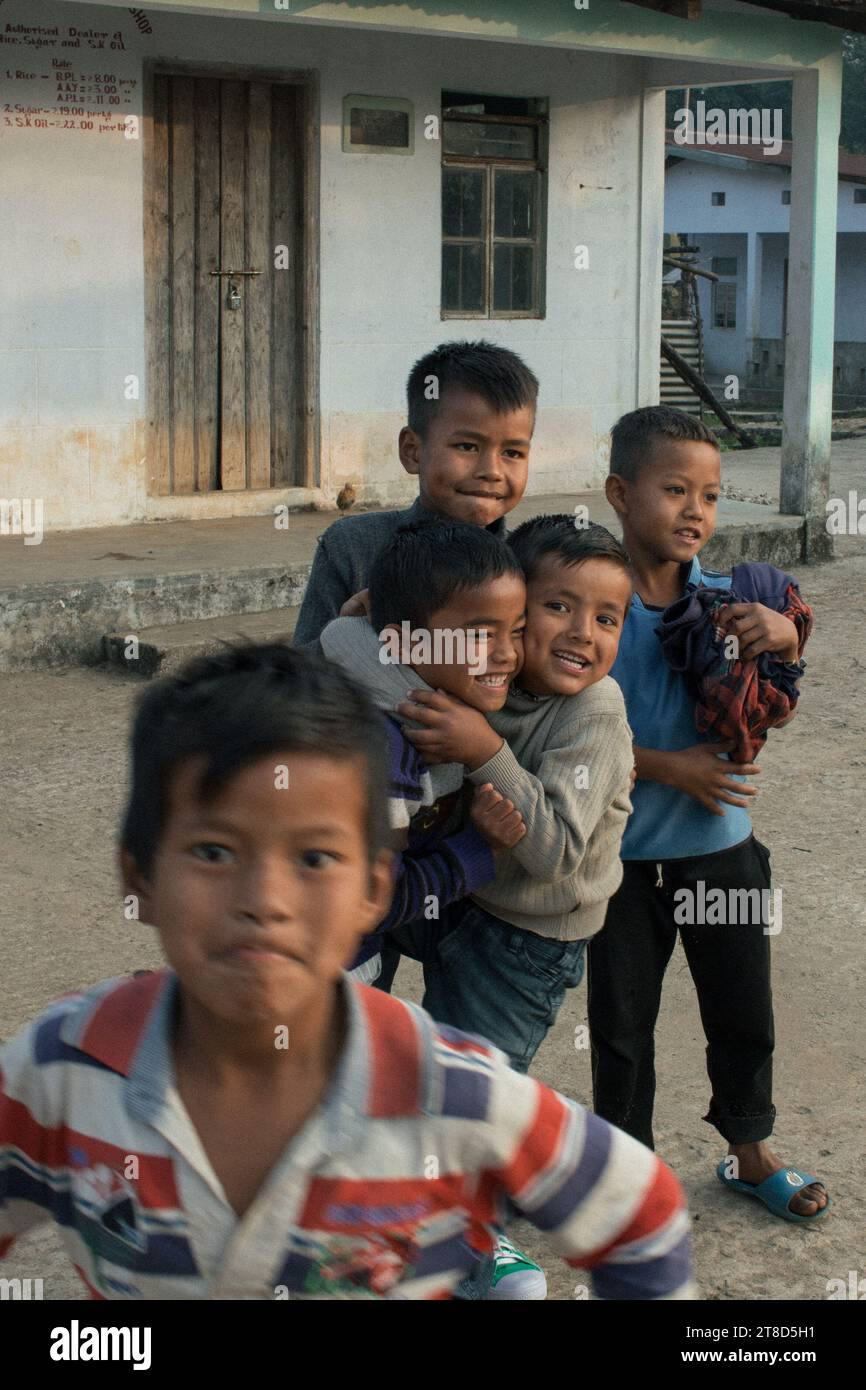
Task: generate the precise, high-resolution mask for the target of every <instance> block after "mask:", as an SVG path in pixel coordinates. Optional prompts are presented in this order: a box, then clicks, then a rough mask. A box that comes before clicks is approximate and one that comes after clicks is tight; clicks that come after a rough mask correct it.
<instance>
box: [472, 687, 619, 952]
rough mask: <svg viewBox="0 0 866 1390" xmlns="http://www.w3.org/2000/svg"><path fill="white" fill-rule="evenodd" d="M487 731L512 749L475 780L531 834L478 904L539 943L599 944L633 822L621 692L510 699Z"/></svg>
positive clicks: (504, 861)
mask: <svg viewBox="0 0 866 1390" xmlns="http://www.w3.org/2000/svg"><path fill="white" fill-rule="evenodd" d="M489 722H490V724H491V725H492V727H493V728H494V729H495V730H496V732H497V733H498V734H501V735H502V737H503V738H504V739H505V742H504V743H503V745H502V747H501V748H500V749H499V752H498V753H494V755H493V757H492V758H491V759H490V760H489V761H488V762H486V763H484V764H483V765H482V766H481V767H479V768H476V769H475V771H474V772H470V773H469V776H470V778H471V779H472V781H473V782H475V783H476V784H477V785H479V786H480V785H481V784H482V783H483V782H492V783H493V786H494V787H495V788H496V790H497V791H498V792H501V793H502V795H503V796H507V797H509V798H510V800H511V801H513V802H514V804H515V806H516V807H517V809H518V810H519V811H520V813H521V815H522V816H523V819H524V820H525V822H526V834H525V835H524V837H523V839H522V840H519V841H518V843H517V844H516V845H515V846H514V848H513V849H512V850H510V851H509V852H508V853H507V854H504V855H503V856H502V857H501V859H500V860H499V863H498V865H497V870H496V877H495V879H494V880H493V882H492V883H490V884H488V885H487V887H486V888H484V889H482V890H481V891H480V892H478V893H476V894H475V901H476V902H477V903H478V905H479V906H480V907H483V908H484V909H485V910H486V911H487V912H491V913H492V914H493V915H494V916H495V917H501V918H502V920H503V921H505V922H510V923H511V924H512V926H515V927H523V928H524V929H525V930H526V931H533V932H536V933H537V934H538V935H539V936H549V937H553V938H555V939H556V940H557V941H577V940H579V939H580V938H581V937H587V936H593V935H594V934H595V932H597V931H599V930H600V928H601V927H602V926H603V924H604V918H605V913H606V911H607V903H608V899H609V898H610V897H611V895H612V894H613V893H615V892H616V890H617V888H618V887H619V885H620V883H621V882H622V864H621V862H620V857H619V847H620V841H621V840H622V833H623V830H624V829H625V823H626V820H627V819H628V817H629V814H630V813H631V801H630V800H629V781H630V777H631V769H632V765H633V763H634V754H633V752H632V735H631V730H630V728H629V726H628V721H627V719H626V714H625V702H624V701H623V698H622V692H621V691H620V688H619V686H618V685H617V684H616V682H615V681H613V680H611V678H610V676H605V677H604V678H603V679H602V680H600V681H598V682H597V683H596V684H595V685H590V686H588V687H587V689H586V690H582V691H581V692H580V694H579V695H546V696H542V697H540V698H537V697H535V696H532V695H526V694H523V693H522V692H521V691H519V690H512V691H511V693H510V694H509V696H508V699H507V701H506V703H505V707H504V708H503V709H501V710H499V711H498V713H496V714H491V715H490V716H489Z"/></svg>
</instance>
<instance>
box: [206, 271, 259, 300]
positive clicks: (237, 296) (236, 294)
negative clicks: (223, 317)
mask: <svg viewBox="0 0 866 1390" xmlns="http://www.w3.org/2000/svg"><path fill="white" fill-rule="evenodd" d="M261 273H262V272H261V271H260V270H212V271H211V275H224V276H225V277H226V278H227V280H228V282H229V291H228V294H227V295H226V308H227V309H239V308H240V307H241V292H240V290H239V289H238V287H237V285H236V284H235V280H237V279H239V278H240V276H241V275H261Z"/></svg>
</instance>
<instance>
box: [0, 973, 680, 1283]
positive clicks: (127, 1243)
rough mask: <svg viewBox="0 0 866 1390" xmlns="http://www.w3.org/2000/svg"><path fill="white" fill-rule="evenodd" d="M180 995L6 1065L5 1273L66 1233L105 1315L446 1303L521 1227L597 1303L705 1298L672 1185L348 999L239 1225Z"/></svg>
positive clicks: (10, 1056) (445, 1047)
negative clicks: (335, 1056)
mask: <svg viewBox="0 0 866 1390" xmlns="http://www.w3.org/2000/svg"><path fill="white" fill-rule="evenodd" d="M178 988H179V986H178V982H177V979H176V977H175V976H174V975H173V974H172V973H171V972H170V971H160V972H155V973H152V974H142V975H139V976H135V977H133V978H131V979H130V978H127V979H123V980H110V981H107V982H106V983H104V984H102V985H99V986H97V987H95V988H94V989H92V990H90V991H88V992H87V993H86V994H83V995H75V996H70V997H68V998H66V999H63V1000H60V1001H59V1002H58V1003H57V1004H55V1005H53V1006H52V1007H51V1008H49V1009H48V1010H47V1011H46V1012H45V1013H43V1014H42V1015H41V1016H40V1017H39V1018H37V1019H36V1020H35V1022H33V1023H31V1024H30V1025H29V1026H28V1027H27V1028H25V1029H24V1030H23V1031H22V1032H21V1033H19V1034H18V1035H17V1036H16V1037H15V1038H14V1039H13V1040H12V1041H11V1042H10V1043H8V1044H7V1045H6V1046H5V1048H4V1049H3V1051H2V1054H0V1068H2V1071H0V1081H2V1086H0V1254H2V1253H5V1252H6V1251H7V1250H8V1249H9V1247H10V1245H11V1244H12V1241H13V1239H14V1237H15V1235H16V1234H18V1233H20V1232H22V1231H25V1230H27V1229H28V1228H29V1227H31V1226H33V1225H35V1224H36V1223H38V1222H39V1221H44V1220H46V1219H50V1220H53V1221H54V1222H55V1223H56V1225H57V1226H58V1227H59V1230H60V1234H61V1237H62V1239H63V1241H64V1243H65V1245H66V1248H67V1250H68V1252H69V1255H70V1257H71V1259H72V1261H73V1263H74V1265H75V1267H76V1269H77V1271H78V1273H79V1274H80V1276H81V1278H82V1279H83V1280H84V1283H85V1284H86V1286H87V1288H88V1289H89V1291H90V1293H91V1295H92V1296H93V1297H94V1298H106V1299H136V1298H142V1299H233V1298H243V1299H265V1298H267V1299H283V1298H290V1299H301V1298H303V1299H310V1298H390V1299H395V1298H397V1299H400V1298H402V1299H441V1298H449V1297H450V1296H451V1293H452V1290H453V1289H454V1287H455V1285H456V1284H457V1283H458V1282H459V1280H460V1279H461V1278H462V1277H463V1276H464V1275H465V1274H466V1273H467V1272H468V1270H469V1269H470V1268H471V1267H472V1264H473V1259H474V1256H473V1253H472V1252H473V1251H475V1252H487V1251H489V1250H490V1249H491V1247H492V1243H493V1239H494V1233H495V1231H496V1228H497V1227H500V1226H503V1225H504V1224H506V1223H507V1221H508V1220H509V1219H510V1218H512V1217H514V1216H515V1215H520V1216H523V1217H525V1218H527V1219H528V1220H529V1221H531V1222H533V1224H534V1225H535V1226H537V1227H538V1228H539V1229H540V1230H542V1231H545V1232H546V1233H547V1234H548V1235H549V1237H550V1239H551V1242H552V1244H553V1245H554V1247H556V1248H557V1249H558V1250H559V1251H560V1252H561V1253H562V1255H564V1257H565V1259H566V1260H567V1261H568V1263H569V1264H570V1265H573V1266H575V1267H580V1268H585V1269H588V1270H590V1271H591V1274H592V1280H593V1283H594V1288H595V1292H596V1294H597V1295H598V1296H599V1297H601V1298H619V1299H665V1298H667V1299H670V1298H688V1297H692V1296H694V1286H693V1284H692V1282H691V1255H690V1243H689V1240H690V1238H689V1223H688V1217H687V1215H686V1211H685V1206H684V1201H683V1195H682V1191H681V1189H680V1186H679V1183H678V1182H677V1179H676V1178H675V1177H674V1175H673V1173H672V1172H671V1171H670V1169H669V1168H667V1167H666V1166H665V1164H664V1163H662V1162H661V1160H660V1159H658V1158H657V1157H656V1156H655V1155H654V1154H653V1153H651V1152H650V1151H649V1149H646V1148H644V1147H643V1146H642V1145H641V1144H639V1143H638V1142H637V1141H636V1140H634V1139H632V1138H630V1137H629V1136H628V1135H626V1134H623V1133H622V1132H621V1131H619V1130H616V1129H614V1128H612V1127H611V1126H610V1125H608V1124H607V1123H606V1122H605V1121H603V1120H601V1119H599V1118H598V1117H596V1116H595V1115H592V1114H590V1113H588V1112H587V1111H586V1110H584V1109H583V1108H582V1107H581V1106H579V1105H576V1104H574V1103H572V1102H570V1101H568V1100H566V1099H565V1098H564V1097H562V1096H560V1095H558V1094H557V1093H556V1092H555V1091H551V1090H549V1089H548V1088H547V1087H545V1086H543V1085H541V1084H540V1083H539V1082H537V1081H535V1080H533V1079H532V1078H530V1077H528V1076H522V1075H518V1074H517V1073H516V1072H513V1071H511V1070H510V1069H509V1067H508V1065H507V1062H506V1059H505V1057H504V1056H503V1054H502V1053H500V1052H498V1051H497V1050H496V1049H495V1048H493V1047H491V1046H490V1045H488V1044H487V1043H484V1042H483V1041H481V1040H479V1039H476V1038H472V1037H469V1036H468V1035H466V1034H463V1033H458V1032H455V1031H453V1030H451V1029H448V1028H442V1027H439V1026H438V1025H437V1024H435V1023H434V1022H433V1021H432V1019H430V1018H429V1016H428V1015H427V1014H425V1013H424V1012H423V1011H422V1010H421V1009H419V1008H417V1007H416V1006H414V1005H412V1004H408V1003H405V1002H404V1001H402V1000H400V999H394V998H392V997H391V996H390V995H387V994H383V993H381V992H379V991H377V990H372V989H367V988H366V987H364V986H363V985H357V984H354V983H352V982H351V981H349V980H348V978H346V979H345V980H344V983H343V989H344V994H345V999H346V1003H347V1009H348V1027H347V1034H346V1042H345V1045H344V1048H343V1052H342V1054H341V1058H340V1061H339V1063H338V1066H337V1070H336V1072H335V1074H334V1077H333V1080H332V1083H331V1086H330V1088H329V1091H328V1094H327V1096H326V1097H325V1099H324V1100H323V1102H322V1103H321V1105H320V1106H319V1107H318V1109H317V1110H316V1111H315V1113H314V1114H313V1116H312V1117H311V1119H310V1120H309V1121H308V1122H307V1124H306V1125H305V1126H304V1128H303V1130H302V1131H301V1132H300V1133H299V1134H298V1135H297V1136H296V1137H295V1139H294V1140H293V1141H292V1143H291V1144H290V1145H289V1146H288V1148H287V1149H286V1151H285V1153H284V1154H283V1156H282V1157H281V1159H279V1160H278V1162H277V1164H276V1165H275V1167H274V1169H273V1170H272V1172H271V1173H270V1175H269V1176H268V1178H267V1179H266V1181H265V1183H264V1185H263V1186H262V1189H261V1191H260V1192H259V1194H258V1196H257V1197H256V1198H255V1200H254V1202H253V1203H252V1205H251V1206H250V1208H249V1209H248V1210H247V1211H246V1213H245V1214H244V1215H243V1217H241V1218H240V1219H239V1218H238V1217H237V1215H236V1214H235V1212H234V1211H233V1210H232V1208H231V1207H230V1206H229V1204H228V1202H227V1200H226V1196H225V1193H224V1191H223V1189H222V1186H221V1184H220V1181H219V1179H218V1178H217V1176H216V1174H215V1173H214V1171H213V1169H212V1168H211V1165H210V1163H209V1161H208V1159H207V1157H206V1155H205V1152H204V1149H203V1147H202V1145H201V1143H200V1141H199V1139H198V1136H197V1134H196V1131H195V1129H194V1128H193V1126H192V1123H191V1121H190V1119H189V1116H188V1114H187V1112H186V1110H185V1109H184V1107H183V1105H182V1103H181V1101H180V1099H179V1096H178V1093H177V1088H176V1085H175V1080H174V1069H173V1062H172V1053H171V1040H170V1039H171V1019H172V1017H173V1012H174V1005H175V997H176V991H177V989H178Z"/></svg>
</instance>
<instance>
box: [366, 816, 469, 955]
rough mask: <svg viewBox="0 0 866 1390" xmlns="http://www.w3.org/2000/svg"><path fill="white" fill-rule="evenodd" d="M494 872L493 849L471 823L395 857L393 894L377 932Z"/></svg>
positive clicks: (413, 918) (465, 891)
mask: <svg viewBox="0 0 866 1390" xmlns="http://www.w3.org/2000/svg"><path fill="white" fill-rule="evenodd" d="M495 872H496V863H495V860H494V858H493V851H492V850H491V848H490V846H489V845H488V843H487V841H486V840H485V839H484V837H483V836H482V835H480V834H479V833H478V831H477V830H476V829H475V827H474V826H473V825H469V826H467V827H466V828H465V829H464V830H458V831H457V832H456V833H455V834H454V835H448V836H446V837H445V838H444V839H443V840H440V841H439V843H438V844H435V843H434V844H433V845H432V846H428V847H427V848H426V849H425V850H424V851H423V852H422V853H420V854H413V853H412V851H411V850H406V851H405V852H404V853H402V854H399V855H397V856H396V866H395V877H394V896H393V897H392V899H391V906H390V908H389V909H388V915H387V916H386V917H385V918H383V920H382V922H381V923H380V924H379V926H378V927H377V929H376V930H377V932H387V931H393V930H394V929H395V928H396V927H402V926H405V925H406V923H407V922H417V921H418V920H419V918H422V917H425V916H430V915H431V909H432V910H433V911H432V919H433V920H437V919H438V917H439V911H440V909H441V908H443V907H448V906H450V904H451V903H455V902H458V901H459V899H460V898H466V897H468V896H469V895H470V893H475V892H477V890H478V889H479V888H483V887H484V885H485V884H486V883H490V881H491V880H492V878H493V876H494V874H495Z"/></svg>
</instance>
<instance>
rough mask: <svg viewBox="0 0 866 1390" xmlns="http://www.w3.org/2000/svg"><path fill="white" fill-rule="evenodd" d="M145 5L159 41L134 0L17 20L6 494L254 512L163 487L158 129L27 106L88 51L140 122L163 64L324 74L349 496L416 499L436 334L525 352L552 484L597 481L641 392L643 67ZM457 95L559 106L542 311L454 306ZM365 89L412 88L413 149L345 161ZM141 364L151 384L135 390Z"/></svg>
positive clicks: (330, 440) (6, 163)
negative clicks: (56, 115)
mask: <svg viewBox="0 0 866 1390" xmlns="http://www.w3.org/2000/svg"><path fill="white" fill-rule="evenodd" d="M146 13H147V17H148V19H149V21H150V24H151V26H152V29H153V33H152V34H150V35H148V34H142V33H140V32H139V29H138V28H137V26H136V22H135V20H134V18H133V17H132V16H131V15H130V14H129V13H128V11H127V10H126V9H117V8H101V7H98V6H81V7H78V6H71V5H68V4H64V5H56V4H52V3H51V0H6V3H5V4H4V5H3V7H2V13H0V37H2V38H4V39H7V41H6V42H3V43H0V102H2V103H3V109H2V112H0V114H3V113H5V117H6V118H5V120H4V121H3V123H2V126H0V159H2V164H3V198H2V203H0V247H2V253H0V254H2V276H3V286H4V303H3V327H4V332H3V335H2V340H0V496H3V497H7V498H9V497H16V496H22V495H27V496H41V497H42V498H43V499H44V504H45V515H46V527H47V528H48V529H57V528H60V529H63V528H70V527H80V526H95V525H101V524H109V523H116V522H123V521H133V520H138V519H144V518H147V517H158V516H159V515H165V514H172V515H175V516H177V515H181V514H182V515H188V516H202V517H204V516H208V515H215V514H220V515H226V514H228V511H231V512H235V513H241V512H244V511H249V510H250V509H251V506H252V505H253V502H252V499H248V498H246V497H245V495H244V494H243V493H236V494H222V495H219V496H217V497H214V496H213V495H200V496H197V497H193V498H190V499H184V500H183V502H180V499H171V501H172V503H174V504H175V505H173V506H171V507H170V508H169V509H168V510H167V507H166V503H165V502H164V501H162V500H160V499H158V498H149V497H148V496H147V494H146V487H145V477H146V472H147V468H146V450H147V437H146V432H145V429H144V419H145V415H146V392H147V382H146V377H145V338H144V331H145V330H144V294H143V241H142V236H143V233H142V218H143V204H142V173H143V168H142V141H141V140H140V139H137V140H136V139H127V138H126V137H125V135H124V134H123V133H122V132H111V133H106V134H99V133H98V131H97V130H95V129H93V130H84V129H81V128H80V126H76V127H74V128H66V127H64V126H62V125H61V126H60V127H59V128H55V127H37V126H34V124H33V120H34V117H33V116H32V115H30V116H28V115H27V113H26V109H25V111H24V112H23V113H21V112H19V111H17V110H16V108H17V107H24V108H26V107H28V106H30V107H43V106H50V107H52V108H55V109H57V108H59V106H60V105H61V104H64V98H63V96H62V94H58V92H57V73H58V71H62V70H61V69H58V68H56V67H53V66H52V64H53V63H54V62H55V61H57V62H62V61H71V62H72V63H73V69H72V71H74V72H75V73H78V74H80V73H82V72H97V71H100V72H103V73H105V72H108V71H110V72H112V73H113V74H115V75H116V76H117V78H118V83H120V82H121V81H123V82H125V83H127V84H128V85H127V86H126V87H125V88H124V104H123V105H121V106H120V107H119V108H118V110H119V111H120V112H121V113H122V114H137V115H139V116H140V115H141V110H142V107H141V92H142V63H143V61H144V60H145V59H153V60H156V59H159V60H161V61H172V60H180V61H184V62H195V63H199V64H201V65H202V67H203V68H204V67H206V66H207V65H208V64H226V63H235V64H239V65H245V66H251V67H257V66H259V65H260V66H261V67H263V68H266V69H270V70H274V69H308V70H309V69H314V70H317V71H318V72H319V74H320V82H321V209H320V224H321V225H320V235H321V321H320V330H321V399H320V406H321V425H322V460H321V483H322V487H323V489H324V491H325V493H326V495H327V496H329V497H331V498H333V497H334V495H335V494H336V492H337V491H338V490H339V488H340V487H341V485H342V483H343V482H344V481H346V480H347V479H352V480H353V481H355V482H356V483H357V484H359V489H360V493H361V497H362V498H363V499H364V500H376V501H384V502H397V501H401V500H403V499H405V498H408V497H410V496H411V495H412V490H413V485H412V481H411V480H409V479H407V478H405V476H404V475H402V473H401V471H400V469H399V464H398V461H397V455H396V447H395V445H396V435H397V431H398V429H399V427H400V425H401V424H402V423H403V422H404V404H403V399H404V398H403V390H404V383H405V378H406V375H407V372H408V370H409V367H410V366H411V363H412V362H413V361H414V359H415V358H416V357H417V356H418V355H420V354H421V353H423V352H424V351H426V350H427V349H429V348H430V347H431V346H433V345H434V344H435V343H436V342H438V341H440V340H442V339H446V338H458V337H467V336H468V337H478V336H485V337H488V338H491V339H493V340H494V341H497V342H501V343H503V344H505V345H507V346H509V347H511V348H514V349H515V350H516V351H518V352H520V353H522V354H523V355H524V356H525V357H526V359H527V360H528V362H529V363H530V365H531V366H532V367H533V368H534V369H535V370H536V372H537V373H538V374H539V376H540V379H541V385H542V392H541V405H542V410H541V414H540V418H539V425H538V430H537V435H536V444H535V447H534V450H533V461H532V468H531V478H530V487H529V490H530V492H535V493H540V492H545V491H572V490H579V489H581V488H586V487H589V486H592V485H595V484H597V483H598V482H599V481H600V480H601V477H602V474H603V470H604V461H605V457H606V441H605V438H604V436H605V434H606V431H607V430H608V429H609V427H610V425H611V423H612V422H613V420H614V419H615V418H616V417H617V416H618V415H619V414H620V413H622V411H624V410H627V409H630V408H632V407H633V406H634V404H635V380H636V368H635V351H636V348H635V325H636V278H637V266H638V219H637V170H638V163H639V126H638V118H639V110H640V82H639V73H638V65H637V64H636V63H635V62H633V61H632V60H630V59H627V58H620V57H617V58H614V57H608V56H600V55H595V56H593V55H587V56H585V55H581V54H569V53H566V52H560V51H556V50H553V49H543V50H537V51H536V50H530V49H527V48H525V47H517V46H513V45H508V44H491V43H487V42H483V43H482V42H477V41H476V42H473V41H472V40H468V39H467V40H453V41H452V40H446V39H436V40H429V39H422V38H414V37H404V36H400V35H396V34H373V33H368V32H360V31H353V32H346V31H344V30H340V31H337V30H336V29H330V28H328V27H302V26H298V27H294V26H293V25H291V24H289V23H287V22H286V20H285V16H280V23H279V28H277V26H276V24H275V23H274V22H273V21H268V20H267V19H265V18H262V19H259V20H256V19H253V20H249V21H241V20H228V19H222V18H218V17H206V16H201V15H199V16H180V15H169V14H166V13H164V12H160V11H158V10H148V11H147V12H146ZM16 25H24V26H28V27H29V28H30V29H31V30H32V29H33V28H34V27H35V26H40V25H41V26H43V28H44V29H45V30H46V31H50V30H51V29H52V28H53V27H54V26H57V27H58V32H57V34H55V35H51V34H50V33H45V34H43V35H42V36H41V40H42V42H41V46H38V45H39V40H40V36H39V35H38V34H31V35H23V34H22V33H21V32H20V31H19V32H16V30H15V26H16ZM70 26H71V27H72V28H73V29H77V30H79V31H82V30H84V31H86V30H96V31H101V32H103V33H104V34H105V35H106V38H105V39H104V40H103V42H104V43H105V44H106V47H104V48H103V49H89V48H88V47H87V44H88V42H94V40H92V39H91V40H88V39H87V38H82V37H81V34H80V32H79V34H78V35H77V36H75V37H78V39H79V44H80V46H79V47H77V48H75V47H67V48H64V47H61V46H60V45H61V44H62V43H63V41H64V39H65V40H66V42H67V43H68V42H69V41H70V34H69V31H70ZM115 33H119V36H120V37H119V39H118V40H113V39H112V37H111V36H112V35H113V34H115ZM52 39H53V43H52ZM13 40H14V42H13ZM73 41H74V39H73ZM111 42H119V43H122V45H123V47H122V49H121V48H116V49H112V48H111V47H109V46H108V45H109V44H110V43H111ZM19 74H20V75H19ZM443 87H449V88H458V89H464V90H480V91H484V92H500V93H503V94H509V95H517V96H520V95H526V96H536V97H546V98H548V100H549V102H550V161H549V187H548V242H547V317H546V318H545V319H543V320H517V321H513V320H512V321H499V322H497V321H479V320H466V321H455V320H447V321H442V319H441V317H440V313H439V288H440V286H439V278H440V230H439V196H440V192H439V190H440V162H441V147H440V145H439V143H438V142H436V141H429V140H426V139H425V138H424V134H423V130H424V124H423V123H424V116H425V115H426V114H428V113H438V111H439V108H440V94H441V90H442V88H443ZM350 92H364V93H367V94H370V95H387V96H399V97H406V98H409V99H410V100H412V101H413V102H414V103H415V116H416V139H415V154H414V156H411V157H399V156H389V155H386V154H377V155H359V154H344V153H343V152H342V149H341V117H342V99H343V96H344V95H346V94H348V93H350ZM73 101H74V98H69V99H68V102H67V103H66V104H71V103H72V102H73ZM76 104H77V105H84V106H89V105H90V104H91V103H90V102H89V101H87V100H86V99H85V100H84V102H83V103H82V102H77V103H76ZM10 106H11V108H12V110H11V111H10V110H9V107H10ZM35 119H44V117H36V118H35ZM78 119H79V120H80V118H78ZM10 120H11V124H10ZM28 121H29V122H30V123H29V124H27V122H28ZM659 177H661V170H660V171H659ZM578 245H586V246H587V247H588V248H589V268H588V269H583V270H578V269H575V265H574V259H575V255H574V252H575V247H576V246H578ZM131 376H134V377H138V379H139V382H140V390H139V397H138V399H135V398H134V396H131V397H130V398H129V399H127V396H128V395H129V393H130V389H131V388H130V386H129V384H128V379H129V378H130V377H131ZM275 495H276V494H275ZM177 504H180V505H179V506H178V505H177ZM217 504H218V510H216V508H217ZM255 507H256V509H257V510H261V502H258V503H257V504H255ZM227 508H228V511H227Z"/></svg>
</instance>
